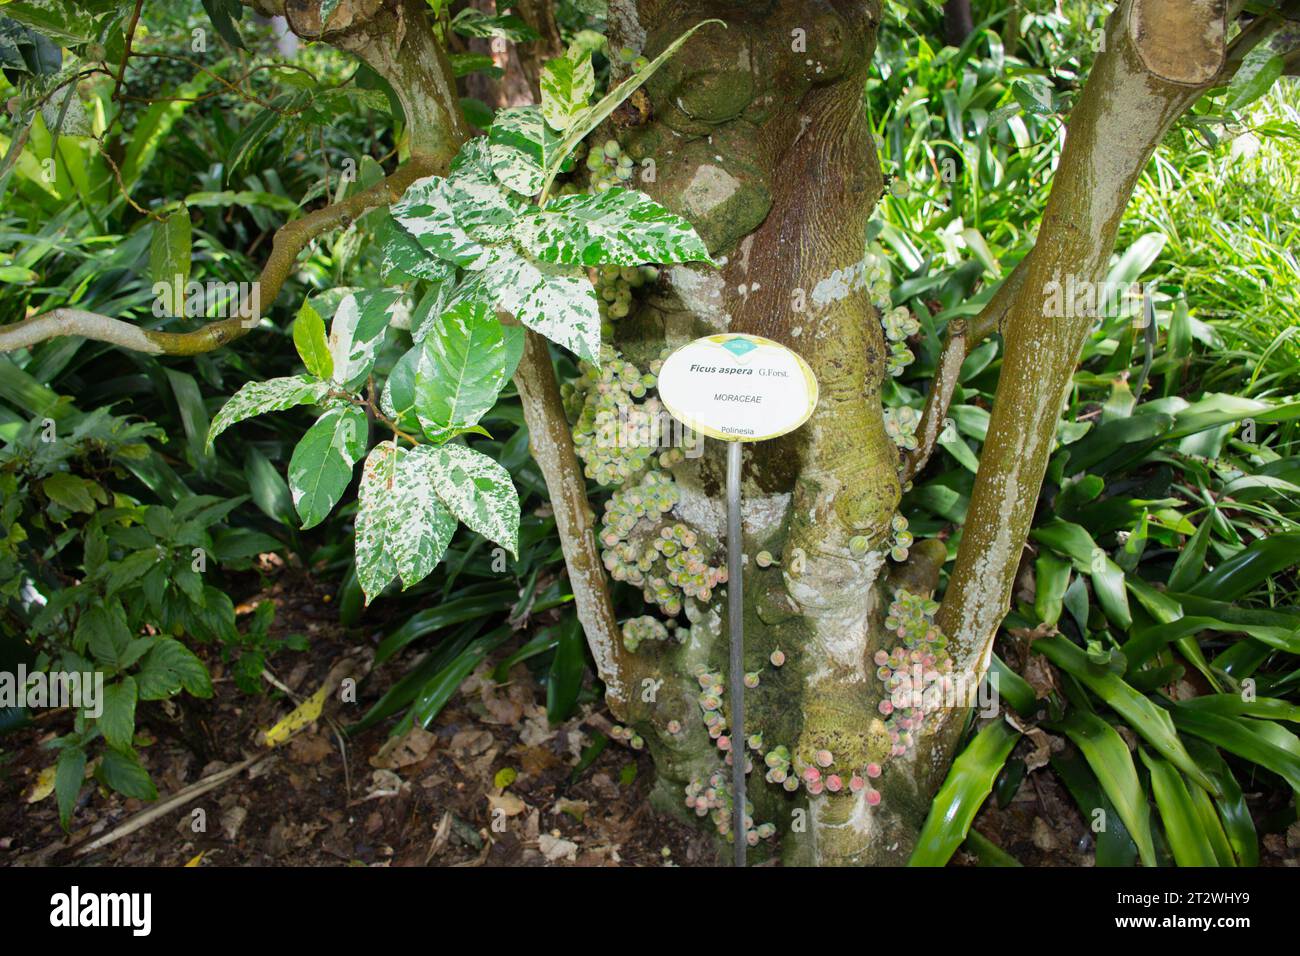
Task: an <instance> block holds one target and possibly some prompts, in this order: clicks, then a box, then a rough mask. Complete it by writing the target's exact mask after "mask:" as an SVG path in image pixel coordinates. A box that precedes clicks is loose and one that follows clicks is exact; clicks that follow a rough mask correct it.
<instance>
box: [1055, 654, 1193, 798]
mask: <svg viewBox="0 0 1300 956" xmlns="http://www.w3.org/2000/svg"><path fill="white" fill-rule="evenodd" d="M1031 647H1032V649H1033V650H1034V651H1037V652H1038V653H1040V654H1042V655H1043V656H1044V657H1046V658H1047V659H1048V660H1050V661H1051V662H1052V663H1053V664H1055V665H1056V666H1057V667H1059V668H1061V670H1063V671H1065V672H1067V673H1068V674H1070V675H1071V676H1073V677H1076V678H1078V679H1079V681H1080V682H1082V683H1083V684H1084V685H1085V686H1086V687H1087V688H1088V689H1089V690H1090V691H1092V692H1093V693H1094V694H1096V695H1097V696H1098V697H1100V698H1101V699H1102V700H1104V701H1105V702H1106V703H1107V704H1109V705H1110V707H1111V708H1112V709H1113V710H1114V711H1115V712H1116V713H1117V714H1119V715H1120V716H1121V717H1123V718H1124V720H1125V722H1126V723H1127V724H1128V725H1129V727H1131V728H1132V729H1133V730H1134V731H1135V732H1136V733H1137V734H1138V736H1140V737H1142V738H1143V739H1144V740H1146V741H1147V743H1149V744H1150V745H1151V746H1152V747H1154V748H1155V749H1156V750H1157V751H1159V753H1160V754H1161V756H1163V757H1165V758H1167V759H1168V760H1169V761H1170V762H1172V763H1173V764H1174V765H1175V766H1177V767H1178V769H1180V770H1182V771H1183V773H1185V774H1187V775H1188V776H1189V777H1191V778H1192V779H1193V780H1195V781H1196V782H1197V783H1199V784H1200V785H1201V786H1203V787H1204V788H1205V789H1206V790H1209V791H1210V792H1211V793H1214V794H1217V793H1218V788H1217V786H1216V785H1215V783H1214V782H1213V781H1212V780H1210V778H1209V777H1207V776H1206V775H1205V773H1204V771H1202V770H1201V769H1200V767H1198V766H1197V765H1196V761H1194V760H1193V759H1192V758H1191V756H1189V755H1188V753H1187V750H1186V748H1185V747H1184V746H1183V742H1182V740H1180V739H1179V737H1178V732H1177V731H1176V730H1175V729H1174V721H1173V720H1171V719H1170V717H1169V714H1168V713H1166V712H1165V711H1164V710H1161V709H1160V708H1159V707H1157V706H1156V705H1155V704H1153V703H1152V702H1151V701H1150V700H1149V699H1147V697H1146V695H1144V694H1140V693H1138V691H1136V690H1134V689H1133V688H1132V687H1130V686H1129V685H1128V684H1126V683H1125V682H1124V681H1123V680H1121V679H1120V678H1119V677H1118V676H1116V675H1115V674H1114V673H1112V672H1111V671H1109V670H1106V669H1103V668H1099V667H1095V666H1093V665H1092V664H1090V663H1089V661H1088V658H1087V656H1086V655H1085V654H1084V652H1083V651H1082V650H1080V649H1079V648H1078V647H1076V646H1075V645H1074V644H1071V643H1070V642H1069V641H1068V640H1066V639H1065V638H1063V637H1061V636H1059V635H1055V636H1052V637H1044V638H1040V639H1039V640H1036V641H1034V643H1033V644H1032V645H1031Z"/></svg>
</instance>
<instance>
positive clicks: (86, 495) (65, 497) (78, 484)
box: [41, 471, 98, 514]
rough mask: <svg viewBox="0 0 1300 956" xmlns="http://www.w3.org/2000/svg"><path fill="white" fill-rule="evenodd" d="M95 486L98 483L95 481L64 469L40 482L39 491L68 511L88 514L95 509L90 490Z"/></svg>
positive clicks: (96, 486)
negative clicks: (71, 473)
mask: <svg viewBox="0 0 1300 956" xmlns="http://www.w3.org/2000/svg"><path fill="white" fill-rule="evenodd" d="M96 488H98V485H96V484H95V482H93V481H90V480H89V479H87V478H81V477H79V476H77V475H70V474H68V473H67V472H66V471H56V472H55V473H54V474H52V475H50V477H48V478H46V479H45V480H44V481H42V482H41V491H43V492H44V493H45V497H46V498H49V499H50V501H52V502H54V503H55V504H56V505H60V506H61V507H64V508H66V509H68V510H69V511H76V512H80V513H81V514H90V513H92V512H93V511H94V510H95V499H94V498H93V497H92V492H93V490H94V489H96Z"/></svg>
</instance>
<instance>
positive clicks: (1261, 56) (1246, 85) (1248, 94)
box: [1224, 42, 1285, 112]
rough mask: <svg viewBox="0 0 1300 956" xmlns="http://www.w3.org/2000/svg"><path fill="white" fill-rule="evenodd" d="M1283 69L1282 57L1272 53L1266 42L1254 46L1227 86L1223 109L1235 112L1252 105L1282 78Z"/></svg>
mask: <svg viewBox="0 0 1300 956" xmlns="http://www.w3.org/2000/svg"><path fill="white" fill-rule="evenodd" d="M1284 68H1285V64H1284V62H1283V60H1282V57H1280V56H1278V55H1277V54H1276V53H1274V52H1273V50H1272V47H1271V46H1270V44H1268V43H1267V42H1266V43H1261V44H1259V45H1258V46H1256V47H1255V48H1254V49H1253V50H1251V51H1250V52H1249V53H1247V54H1246V56H1245V57H1244V58H1243V59H1242V61H1241V66H1240V67H1238V68H1237V72H1236V74H1235V75H1234V76H1233V77H1232V82H1230V83H1229V84H1228V101H1227V103H1226V104H1225V106H1224V109H1225V110H1226V111H1228V112H1236V111H1239V110H1243V109H1245V108H1246V107H1247V106H1249V105H1250V104H1251V103H1254V102H1255V101H1256V100H1257V99H1259V98H1260V97H1261V96H1263V95H1264V94H1265V93H1267V92H1268V91H1269V89H1270V88H1271V87H1272V86H1273V84H1274V83H1275V82H1276V81H1277V80H1278V79H1279V78H1280V77H1281V76H1282V71H1283V69H1284Z"/></svg>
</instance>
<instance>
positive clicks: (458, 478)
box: [429, 444, 519, 557]
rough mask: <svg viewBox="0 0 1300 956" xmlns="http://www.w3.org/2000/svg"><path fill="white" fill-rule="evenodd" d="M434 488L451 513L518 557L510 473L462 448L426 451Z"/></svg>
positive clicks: (515, 500)
mask: <svg viewBox="0 0 1300 956" xmlns="http://www.w3.org/2000/svg"><path fill="white" fill-rule="evenodd" d="M429 455H430V460H431V461H432V462H433V470H434V477H435V481H434V488H435V489H436V491H437V493H438V497H439V498H441V499H442V502H443V504H445V505H446V506H447V507H448V508H449V509H451V513H452V514H454V515H455V516H456V517H457V518H459V519H460V520H461V521H463V522H464V523H465V524H466V525H467V526H469V528H470V529H471V530H473V531H477V532H478V533H479V534H481V535H483V537H485V538H487V539H489V540H491V541H495V542H496V543H497V544H499V545H501V547H503V548H505V549H506V550H507V551H509V552H510V553H511V554H512V555H514V556H516V557H518V553H517V552H518V548H519V494H518V492H516V491H515V486H514V483H513V482H512V481H511V480H510V473H509V472H508V471H506V470H505V469H504V468H502V467H501V466H500V465H499V464H497V463H496V462H495V461H493V460H492V459H491V458H489V457H488V456H487V455H484V454H483V453H481V452H477V451H474V450H473V449H472V448H467V447H466V446H464V445H454V444H453V445H440V446H438V447H437V448H430V449H429Z"/></svg>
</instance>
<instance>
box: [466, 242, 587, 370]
mask: <svg viewBox="0 0 1300 956" xmlns="http://www.w3.org/2000/svg"><path fill="white" fill-rule="evenodd" d="M481 274H482V283H483V287H484V289H486V291H487V293H488V295H490V296H491V297H492V301H493V302H495V303H496V306H497V308H499V309H501V310H502V311H505V312H509V313H510V314H511V315H513V316H514V317H515V318H516V319H518V320H519V321H520V322H522V323H523V324H524V325H526V326H528V327H529V328H530V329H533V330H534V331H535V332H539V333H541V334H542V335H544V336H546V337H547V338H548V339H550V340H551V341H552V342H555V343H557V344H559V345H562V346H564V347H565V348H566V349H568V350H569V351H570V352H573V353H574V354H576V355H578V356H579V357H580V358H584V359H586V360H587V361H589V362H594V363H597V364H599V356H600V307H599V304H598V302H597V300H596V290H595V289H594V288H593V287H592V284H591V282H590V280H588V278H587V273H586V272H585V270H583V269H582V268H580V267H577V266H564V265H552V264H551V263H547V262H536V261H534V260H532V259H528V258H525V257H524V256H522V255H520V254H519V253H518V252H517V251H516V250H515V249H513V248H511V247H509V246H494V247H492V249H491V250H490V252H489V255H488V257H487V260H486V264H485V267H484V269H483V270H482V273H481Z"/></svg>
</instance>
